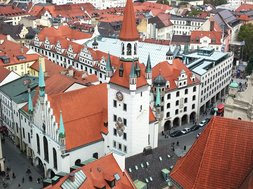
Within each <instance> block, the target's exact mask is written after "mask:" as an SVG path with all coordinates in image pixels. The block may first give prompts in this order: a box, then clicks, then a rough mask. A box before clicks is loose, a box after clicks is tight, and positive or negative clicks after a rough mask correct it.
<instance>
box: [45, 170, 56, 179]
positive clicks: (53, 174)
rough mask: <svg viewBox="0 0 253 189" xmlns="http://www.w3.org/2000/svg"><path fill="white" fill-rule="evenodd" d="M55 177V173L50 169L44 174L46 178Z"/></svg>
mask: <svg viewBox="0 0 253 189" xmlns="http://www.w3.org/2000/svg"><path fill="white" fill-rule="evenodd" d="M54 176H55V172H54V171H53V170H52V169H48V170H47V173H46V178H53V177H54Z"/></svg>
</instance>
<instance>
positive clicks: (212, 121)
mask: <svg viewBox="0 0 253 189" xmlns="http://www.w3.org/2000/svg"><path fill="white" fill-rule="evenodd" d="M216 119H217V118H216V116H213V118H212V120H211V126H209V125H208V126H209V127H210V129H209V134H208V136H207V140H206V144H205V148H204V152H203V153H202V157H201V161H200V163H199V168H198V173H197V175H196V177H195V180H194V184H193V186H192V189H194V187H195V186H196V179H197V178H198V176H199V174H200V167H201V166H202V164H203V159H204V158H203V156H204V155H205V152H206V151H207V148H206V147H207V143H209V142H210V140H209V139H210V135H211V132H212V131H213V125H214V122H215V121H216ZM205 130H206V128H205Z"/></svg>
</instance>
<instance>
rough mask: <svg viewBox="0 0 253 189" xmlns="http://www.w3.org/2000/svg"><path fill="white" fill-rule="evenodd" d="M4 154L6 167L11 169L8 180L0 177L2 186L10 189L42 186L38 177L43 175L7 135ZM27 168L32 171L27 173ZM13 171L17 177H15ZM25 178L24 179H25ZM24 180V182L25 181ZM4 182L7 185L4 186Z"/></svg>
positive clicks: (27, 188) (34, 188)
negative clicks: (30, 179) (38, 181)
mask: <svg viewBox="0 0 253 189" xmlns="http://www.w3.org/2000/svg"><path fill="white" fill-rule="evenodd" d="M2 148H3V156H4V158H5V168H6V170H7V167H8V168H9V169H10V171H9V172H8V173H9V177H10V179H9V180H7V179H6V177H3V176H1V177H0V188H8V189H19V188H22V189H39V188H42V182H40V184H38V183H37V179H38V178H40V180H41V177H42V176H41V175H39V174H38V171H37V170H36V169H35V167H33V166H32V165H31V162H30V161H29V160H28V159H27V158H26V157H25V154H22V153H21V152H20V151H19V149H18V148H17V147H16V146H15V145H14V144H13V143H12V142H11V140H10V139H9V138H8V137H5V141H4V142H2ZM27 169H30V171H31V173H30V174H27V173H26V171H27ZM13 173H14V174H15V178H13ZM29 176H31V178H32V181H29ZM23 178H24V179H23ZM23 181H24V182H23ZM3 182H4V183H6V184H7V185H6V186H4V184H3Z"/></svg>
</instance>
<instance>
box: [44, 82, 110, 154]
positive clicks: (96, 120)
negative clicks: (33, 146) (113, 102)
mask: <svg viewBox="0 0 253 189" xmlns="http://www.w3.org/2000/svg"><path fill="white" fill-rule="evenodd" d="M94 97H95V98H94ZM48 99H49V101H50V103H51V108H52V109H53V111H54V115H55V116H56V120H57V122H58V123H59V113H60V111H62V115H63V120H64V127H65V131H66V149H67V150H70V149H73V148H76V147H78V146H82V145H87V144H89V143H91V142H95V141H98V140H102V130H103V131H105V134H107V132H108V131H107V129H104V122H105V121H107V87H106V84H100V85H96V86H90V87H88V88H84V89H80V90H74V91H70V92H67V93H62V94H58V95H51V96H49V97H48ZM84 107H85V108H84ZM84 131H85V132H84Z"/></svg>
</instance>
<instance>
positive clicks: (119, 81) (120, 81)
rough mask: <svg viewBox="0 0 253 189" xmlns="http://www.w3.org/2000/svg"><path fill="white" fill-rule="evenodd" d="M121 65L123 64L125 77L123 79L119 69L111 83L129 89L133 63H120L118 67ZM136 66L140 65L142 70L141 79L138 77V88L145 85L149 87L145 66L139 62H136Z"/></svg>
mask: <svg viewBox="0 0 253 189" xmlns="http://www.w3.org/2000/svg"><path fill="white" fill-rule="evenodd" d="M112 63H113V62H112ZM113 64H115V63H113ZM121 64H123V69H124V72H123V76H122V77H120V76H119V69H117V70H116V71H115V72H114V74H113V76H112V77H111V79H110V83H114V84H116V85H119V86H122V87H125V88H129V76H130V72H131V67H132V62H123V61H119V63H118V65H121ZM135 64H138V65H139V67H140V69H141V74H140V77H137V81H136V88H139V87H142V86H144V85H147V80H146V78H145V65H144V64H140V63H139V62H138V61H137V62H135Z"/></svg>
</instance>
